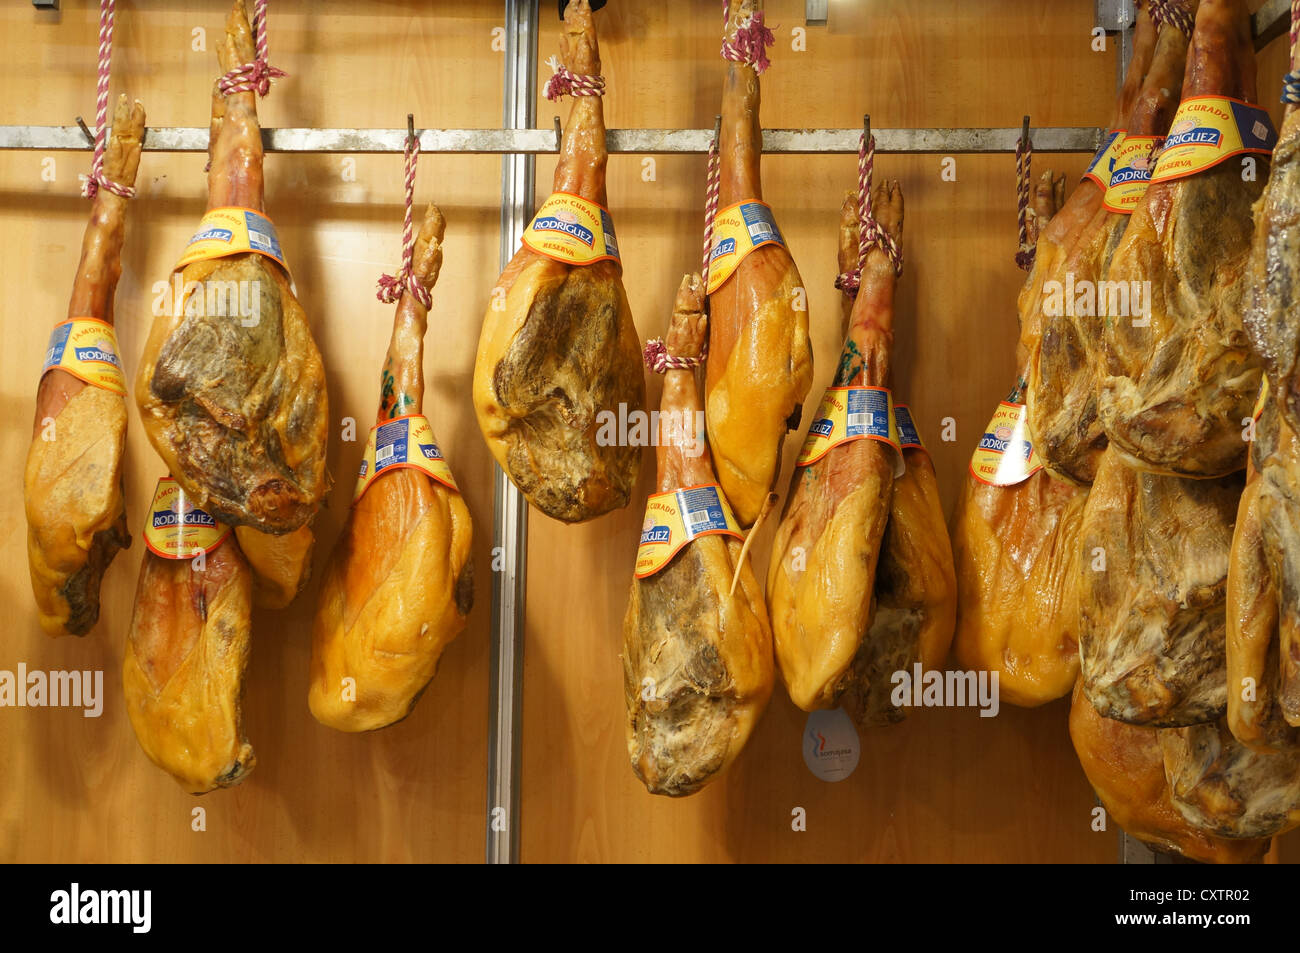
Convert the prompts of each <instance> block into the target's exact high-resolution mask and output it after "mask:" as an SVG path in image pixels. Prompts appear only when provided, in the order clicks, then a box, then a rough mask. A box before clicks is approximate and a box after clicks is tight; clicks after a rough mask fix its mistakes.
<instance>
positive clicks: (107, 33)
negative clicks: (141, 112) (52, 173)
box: [81, 0, 135, 199]
mask: <svg viewBox="0 0 1300 953" xmlns="http://www.w3.org/2000/svg"><path fill="white" fill-rule="evenodd" d="M116 7H117V0H99V72H98V76H97V77H96V81H95V156H94V158H93V159H92V160H91V162H90V176H89V177H88V178H87V179H86V181H85V184H83V185H82V187H81V194H82V195H84V196H85V197H86V198H88V199H93V198H94V197H95V193H96V192H98V191H99V190H100V189H101V188H104V189H108V191H110V192H112V193H113V194H114V195H118V196H121V197H122V198H124V199H129V198H131V197H133V196H134V195H135V189H134V188H132V187H131V186H129V185H121V184H119V183H117V182H111V181H109V180H108V178H107V177H106V176H105V175H104V150H105V148H106V147H107V145H108V79H109V72H110V67H111V65H112V62H113V20H114V17H115V16H116V13H117V10H116Z"/></svg>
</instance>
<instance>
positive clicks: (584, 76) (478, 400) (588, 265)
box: [474, 0, 645, 523]
mask: <svg viewBox="0 0 1300 953" xmlns="http://www.w3.org/2000/svg"><path fill="white" fill-rule="evenodd" d="M560 51H561V55H562V58H563V61H564V65H563V67H562V68H561V70H560V71H559V72H557V74H556V76H555V77H553V78H552V81H551V85H550V86H548V95H555V94H557V91H558V93H561V94H562V93H563V92H566V91H567V92H570V93H571V94H572V95H573V97H574V99H573V108H572V110H571V111H570V113H569V122H568V125H566V126H565V128H564V137H563V140H562V142H561V144H560V159H559V163H558V164H557V165H556V167H555V185H554V190H553V192H552V194H551V197H550V198H549V199H547V201H546V202H545V203H544V204H543V205H542V207H541V208H540V209H539V210H538V212H537V215H536V216H535V217H534V218H533V222H532V224H531V225H530V226H529V228H528V230H527V231H526V232H525V233H524V243H523V245H522V246H521V247H520V249H519V251H517V252H516V253H515V257H514V258H512V259H511V260H510V264H509V265H507V266H506V270H505V271H504V272H502V273H501V277H500V278H499V279H497V284H496V287H495V288H493V289H492V294H491V296H490V303H489V305H488V311H487V314H486V316H485V317H484V318H483V330H482V333H481V335H480V337H479V344H478V357H477V360H476V361H475V364H474V407H475V410H476V412H477V414H478V424H479V429H480V430H482V432H483V437H484V439H485V440H486V441H487V444H488V447H489V449H491V451H492V455H493V456H494V457H496V460H497V463H499V464H500V465H501V469H503V470H504V471H505V473H506V475H507V476H509V477H510V479H511V480H512V481H513V482H514V484H515V486H517V487H518V488H519V490H520V491H521V492H522V493H523V494H524V496H526V497H527V498H528V502H530V503H531V504H532V505H533V506H535V507H537V508H538V509H539V510H541V511H542V512H543V513H545V514H546V515H547V516H550V517H553V518H555V519H558V520H563V521H564V522H566V523H577V522H581V521H582V520H588V519H591V518H592V517H595V516H600V515H601V514H602V513H607V512H609V511H610V510H614V509H619V508H620V507H623V506H626V505H627V502H628V500H629V499H631V496H632V487H633V484H635V483H636V477H637V473H638V471H639V470H640V464H641V448H640V447H639V446H632V445H630V444H628V442H627V441H620V440H619V439H617V435H616V434H615V433H614V432H613V431H614V428H613V427H612V426H607V425H605V423H604V420H605V418H610V417H617V416H618V415H620V414H630V413H632V412H634V411H635V412H637V413H642V412H643V408H644V406H645V378H644V376H643V374H642V371H641V345H640V341H639V339H638V338H637V333H636V327H635V325H634V324H633V323H632V312H631V309H630V308H629V306H628V302H627V294H626V292H625V291H624V290H623V266H622V262H621V261H620V259H619V254H618V246H617V244H616V242H615V238H614V226H613V221H612V219H611V218H610V216H609V212H608V210H607V208H606V206H607V205H608V204H609V199H608V197H607V195H606V190H605V164H606V161H607V159H608V156H607V154H606V152H605V118H604V111H603V107H602V105H601V95H602V94H603V90H604V79H603V78H602V77H601V76H600V75H599V74H600V51H599V48H598V46H597V43H596V27H595V24H594V22H593V20H592V13H591V7H590V5H589V4H588V2H587V0H570V2H569V4H568V6H567V7H565V10H564V30H563V32H562V33H561V35H560ZM620 444H622V445H620Z"/></svg>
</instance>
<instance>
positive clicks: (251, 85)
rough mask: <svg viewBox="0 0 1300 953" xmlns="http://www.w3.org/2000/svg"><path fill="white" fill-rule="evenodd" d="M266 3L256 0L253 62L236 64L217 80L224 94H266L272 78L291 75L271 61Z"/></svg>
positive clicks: (254, 7)
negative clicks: (273, 64) (267, 34)
mask: <svg viewBox="0 0 1300 953" xmlns="http://www.w3.org/2000/svg"><path fill="white" fill-rule="evenodd" d="M266 3H267V0H256V3H255V4H254V6H253V43H254V46H255V53H254V57H253V62H251V63H244V64H242V65H240V66H236V67H235V68H234V69H232V70H231V71H230V72H229V73H227V74H226V75H225V76H223V77H221V79H219V80H217V89H218V90H219V91H220V92H221V94H222V95H223V96H229V95H230V94H231V93H257V95H259V96H266V95H267V94H268V93H270V92H271V80H272V79H279V78H280V77H282V76H288V75H289V74H288V73H286V72H285V71H284V70H282V69H279V68H278V67H275V66H272V65H271V64H270V62H269V60H270V55H271V54H270V41H269V40H268V39H267V38H266Z"/></svg>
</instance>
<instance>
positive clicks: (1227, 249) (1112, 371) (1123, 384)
mask: <svg viewBox="0 0 1300 953" xmlns="http://www.w3.org/2000/svg"><path fill="white" fill-rule="evenodd" d="M1254 98H1255V51H1254V45H1253V42H1252V39H1251V29H1250V15H1249V11H1248V10H1247V7H1246V4H1245V2H1244V0H1202V2H1201V4H1200V8H1199V10H1198V12H1197V16H1196V29H1195V32H1194V34H1193V36H1192V45H1191V52H1190V54H1189V56H1188V64H1187V77H1186V80H1185V81H1184V83H1183V91H1182V104H1181V106H1180V107H1179V110H1178V112H1177V114H1176V115H1175V118H1174V122H1173V125H1172V126H1171V127H1170V131H1169V138H1168V139H1167V140H1166V142H1165V145H1164V148H1163V151H1162V152H1161V154H1160V157H1159V159H1158V161H1157V163H1156V168H1155V171H1154V173H1153V174H1152V177H1151V185H1150V187H1149V188H1148V189H1147V191H1146V194H1145V196H1144V197H1143V199H1142V201H1141V203H1140V204H1139V205H1138V207H1137V210H1136V211H1135V212H1134V213H1133V216H1132V218H1131V220H1130V221H1129V225H1128V228H1127V229H1126V230H1125V232H1124V237H1123V240H1122V241H1121V242H1120V245H1119V248H1118V249H1116V251H1115V255H1114V257H1113V258H1112V260H1111V266H1110V272H1109V275H1108V278H1109V280H1110V281H1111V282H1115V281H1120V282H1128V283H1129V284H1130V287H1132V284H1133V283H1134V282H1136V283H1138V286H1139V287H1149V288H1150V295H1149V298H1150V300H1149V311H1150V314H1149V315H1148V316H1144V317H1142V318H1141V319H1131V320H1122V319H1121V320H1115V321H1112V322H1110V323H1109V324H1108V325H1107V326H1106V328H1105V332H1104V334H1103V338H1102V340H1103V348H1104V358H1103V366H1102V377H1101V381H1100V388H1101V389H1100V402H1099V408H1100V414H1101V420H1102V423H1103V424H1104V426H1105V428H1106V433H1107V435H1108V436H1109V438H1110V443H1111V446H1112V447H1114V448H1115V449H1116V450H1117V451H1118V452H1119V453H1120V454H1121V455H1122V457H1123V459H1124V461H1125V462H1126V463H1128V465H1130V466H1134V467H1140V468H1142V469H1146V470H1150V471H1152V472H1156V473H1167V474H1175V475H1182V476H1192V477H1215V476H1223V475H1225V474H1228V473H1232V472H1234V471H1236V470H1240V469H1242V468H1243V467H1244V466H1245V464H1246V443H1245V442H1244V441H1243V440H1242V439H1241V427H1242V424H1241V421H1242V420H1243V419H1244V418H1246V417H1248V416H1250V411H1251V407H1252V406H1253V404H1254V402H1255V398H1256V396H1257V394H1258V392H1259V383H1260V373H1259V368H1258V362H1257V359H1256V358H1255V357H1254V356H1253V355H1252V354H1250V352H1249V349H1248V347H1247V341H1246V334H1245V331H1244V329H1243V327H1242V312H1243V310H1244V308H1245V305H1246V293H1245V292H1246V285H1247V282H1246V281H1245V277H1246V271H1247V265H1248V258H1249V256H1250V235H1251V203H1252V202H1254V200H1255V199H1256V198H1257V197H1258V196H1259V195H1260V193H1261V191H1262V189H1263V177H1262V176H1259V179H1260V181H1253V180H1252V181H1244V180H1243V178H1250V177H1243V175H1242V167H1241V161H1240V156H1239V155H1237V153H1239V152H1242V151H1245V152H1253V153H1260V154H1259V155H1257V156H1256V158H1257V159H1258V160H1259V161H1260V162H1263V161H1265V155H1264V154H1266V153H1267V152H1268V151H1269V149H1270V148H1271V146H1272V141H1273V138H1274V134H1273V132H1272V129H1271V123H1270V122H1269V120H1268V116H1267V113H1265V112H1263V111H1262V110H1259V109H1257V108H1254V107H1250V106H1248V105H1245V104H1243V103H1242V102H1241V100H1245V101H1246V102H1247V103H1249V102H1253V101H1254ZM1238 143H1240V148H1234V146H1236V145H1237V144H1238ZM1216 163H1217V164H1216ZM1144 282H1149V286H1147V285H1143V284H1142V283H1144Z"/></svg>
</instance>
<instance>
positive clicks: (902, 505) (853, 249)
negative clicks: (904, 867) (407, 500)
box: [840, 193, 957, 726]
mask: <svg viewBox="0 0 1300 953" xmlns="http://www.w3.org/2000/svg"><path fill="white" fill-rule="evenodd" d="M840 220H841V226H840V274H841V275H842V276H846V275H848V274H851V273H852V271H853V270H854V269H856V268H857V264H858V245H859V241H858V238H859V229H858V209H857V199H856V196H854V195H853V194H852V193H849V196H848V197H847V198H846V199H845V202H844V207H843V209H842V211H841V216H840ZM848 287H849V285H845V288H846V290H845V294H844V295H843V301H842V306H843V309H844V326H843V332H844V333H845V334H846V335H847V333H848V323H849V321H850V319H851V314H852V308H853V300H854V292H851V291H849V290H847V288H848ZM895 416H896V418H897V421H898V431H899V441H900V443H901V445H902V448H903V463H904V468H905V469H904V471H903V475H902V476H900V477H897V478H896V479H895V480H894V491H893V493H892V494H891V496H890V503H889V520H888V522H887V523H886V524H885V535H884V537H883V539H882V540H881V544H880V546H881V548H880V560H879V562H878V563H877V564H876V589H875V601H876V606H875V610H874V612H873V613H872V618H871V629H870V631H868V632H867V636H866V638H865V639H863V642H862V648H860V649H859V650H858V654H857V656H856V657H855V659H854V662H853V679H852V681H851V682H850V683H849V685H848V687H847V688H846V689H845V692H844V695H843V696H842V699H841V700H842V702H843V703H844V705H845V707H846V708H847V709H848V710H849V711H850V712H851V713H853V715H854V716H855V718H856V719H857V721H858V723H859V724H862V725H864V726H871V725H883V724H890V723H893V722H896V721H899V720H901V719H902V718H903V717H904V714H905V713H904V710H903V709H902V708H899V707H897V706H895V705H894V704H893V703H892V701H891V700H890V694H891V692H892V690H893V686H894V683H893V681H892V677H893V674H894V673H895V672H898V671H906V672H909V673H911V672H912V671H913V669H912V666H913V665H914V664H916V663H920V665H921V670H922V671H932V670H934V669H939V668H942V667H943V663H944V661H945V660H946V659H947V657H948V650H949V648H950V647H951V645H952V633H953V626H954V624H955V622H956V612H957V579H956V574H955V571H954V569H953V561H952V545H951V543H950V542H949V540H948V527H947V526H945V525H944V518H943V504H942V502H941V501H940V499H939V485H938V481H937V479H936V478H935V473H934V464H933V462H932V461H931V460H930V454H929V453H928V452H927V451H926V450H925V448H924V447H923V446H922V445H921V439H920V435H919V434H918V433H917V432H916V429H915V426H914V424H913V422H912V417H911V413H910V412H909V411H908V409H907V408H906V407H904V406H903V405H901V404H897V405H895Z"/></svg>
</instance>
